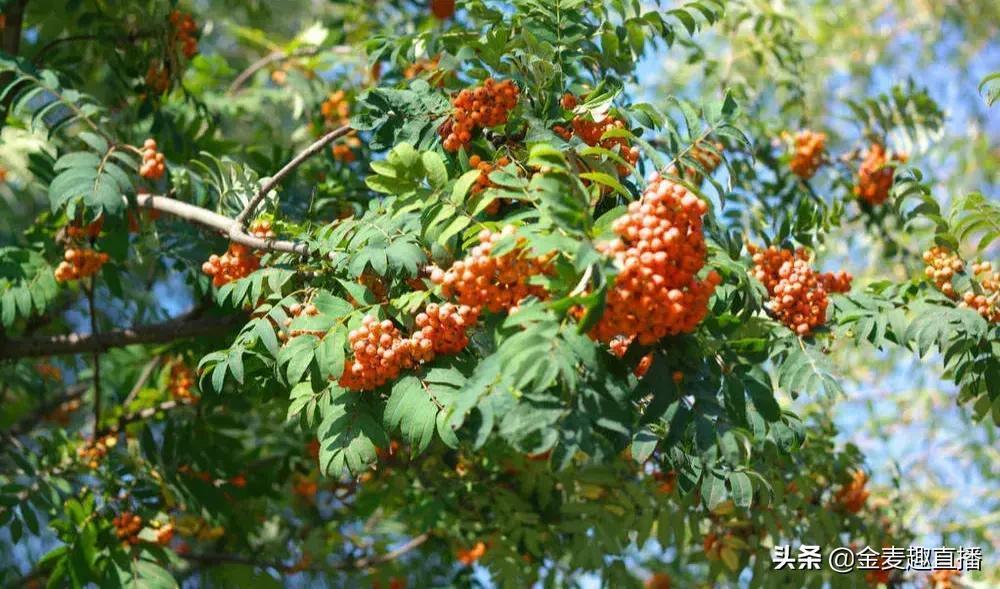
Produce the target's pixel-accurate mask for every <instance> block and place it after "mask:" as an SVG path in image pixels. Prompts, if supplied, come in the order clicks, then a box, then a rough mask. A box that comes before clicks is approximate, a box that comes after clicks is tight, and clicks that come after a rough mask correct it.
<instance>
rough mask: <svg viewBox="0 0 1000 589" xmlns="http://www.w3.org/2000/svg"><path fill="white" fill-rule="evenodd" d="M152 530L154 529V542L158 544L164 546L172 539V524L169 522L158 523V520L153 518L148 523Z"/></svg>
mask: <svg viewBox="0 0 1000 589" xmlns="http://www.w3.org/2000/svg"><path fill="white" fill-rule="evenodd" d="M149 525H150V526H151V527H152V528H153V529H154V530H156V543H157V544H159V545H160V546H166V545H167V544H170V541H171V540H173V539H174V531H175V530H174V524H173V523H171V522H167V523H165V524H164V523H160V521H159V520H153V521H152V522H150V524H149Z"/></svg>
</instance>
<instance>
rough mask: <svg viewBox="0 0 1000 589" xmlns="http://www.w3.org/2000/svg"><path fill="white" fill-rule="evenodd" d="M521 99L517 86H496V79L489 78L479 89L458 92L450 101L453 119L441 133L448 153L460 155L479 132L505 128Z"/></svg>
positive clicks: (502, 83) (439, 132) (509, 82)
mask: <svg viewBox="0 0 1000 589" xmlns="http://www.w3.org/2000/svg"><path fill="white" fill-rule="evenodd" d="M519 95H520V90H519V89H518V87H517V84H515V83H514V82H511V81H510V80H504V81H502V82H497V81H496V80H494V79H493V78H486V80H485V81H484V82H483V85H482V86H479V87H478V88H475V89H472V90H470V89H468V88H467V89H465V90H462V91H461V92H459V93H458V96H456V97H455V98H453V99H452V101H451V104H452V107H453V108H454V110H453V112H452V115H451V118H449V119H448V120H447V121H446V122H445V123H444V124H443V125H441V128H440V129H438V134H439V135H440V136H441V138H442V139H444V142H443V145H444V149H445V151H458V150H459V149H461V148H462V147H464V146H466V145H468V144H469V142H470V141H472V133H473V132H475V130H476V129H477V128H487V127H496V126H498V125H503V124H505V123H506V122H507V118H508V117H509V116H510V111H512V110H514V107H516V106H517V100H518V97H519Z"/></svg>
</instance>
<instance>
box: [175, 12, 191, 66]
mask: <svg viewBox="0 0 1000 589" xmlns="http://www.w3.org/2000/svg"><path fill="white" fill-rule="evenodd" d="M170 24H172V25H173V26H174V40H175V41H176V42H177V43H179V44H180V46H181V53H183V54H184V57H186V58H188V59H191V58H192V57H194V56H195V54H197V53H198V38H197V37H195V36H194V35H195V31H196V30H197V28H198V27H197V26H196V25H195V23H194V18H192V17H191V15H190V14H186V13H183V12H180V11H179V10H173V11H171V12H170Z"/></svg>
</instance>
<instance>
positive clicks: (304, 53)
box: [226, 45, 354, 96]
mask: <svg viewBox="0 0 1000 589" xmlns="http://www.w3.org/2000/svg"><path fill="white" fill-rule="evenodd" d="M321 51H324V50H323V49H321V48H320V47H307V48H305V49H299V50H298V51H293V52H292V53H286V52H284V51H272V52H271V53H268V54H267V55H265V56H264V57H262V58H260V59H258V60H257V61H255V62H253V63H251V64H250V65H249V66H247V69H245V70H243V71H242V72H240V75H238V76H236V79H235V80H233V83H232V84H230V85H229V90H227V91H226V93H227V94H229V95H230V96H235V95H236V94H239V92H240V91H241V90H242V89H243V86H244V85H245V84H246V83H247V81H249V80H250V78H252V77H253V75H254V74H256V73H257V72H259V71H260V70H262V69H264V68H266V67H267V66H269V65H271V64H273V63H280V62H283V61H288V60H292V59H296V58H299V57H312V56H314V55H316V54H318V53H320V52H321ZM326 51H330V52H333V53H339V54H347V53H352V52H353V51H354V49H353V48H352V47H350V46H349V45H338V46H336V47H331V48H330V49H328V50H326Z"/></svg>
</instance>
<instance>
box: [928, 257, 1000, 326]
mask: <svg viewBox="0 0 1000 589" xmlns="http://www.w3.org/2000/svg"><path fill="white" fill-rule="evenodd" d="M923 258H924V262H926V263H927V267H926V268H925V269H924V273H925V274H926V275H927V277H928V278H930V279H931V280H932V281H933V282H934V286H936V287H937V289H938V290H940V291H941V292H942V293H944V295H945V296H947V297H948V298H951V299H955V300H959V299H960V300H961V302H959V304H958V306H959V307H962V308H967V309H972V310H974V311H976V312H977V313H979V314H980V315H982V317H983V318H984V319H986V320H987V321H991V322H994V323H997V322H1000V272H994V271H993V264H991V263H990V262H974V263H973V264H972V267H971V269H972V276H973V278H975V279H978V282H979V287H980V288H981V290H982V292H981V293H978V294H977V293H976V292H975V291H972V290H969V291H966V292H964V293H958V292H956V291H955V287H954V286H953V285H952V283H951V279H952V277H953V276H954V275H955V274H957V273H959V272H962V271H963V270H965V262H963V261H962V258H960V257H959V256H958V254H956V253H955V252H952V251H951V250H949V249H948V248H944V247H940V246H934V247H932V248H931V249H929V250H927V251H926V252H924V255H923Z"/></svg>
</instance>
